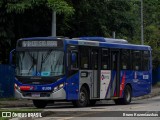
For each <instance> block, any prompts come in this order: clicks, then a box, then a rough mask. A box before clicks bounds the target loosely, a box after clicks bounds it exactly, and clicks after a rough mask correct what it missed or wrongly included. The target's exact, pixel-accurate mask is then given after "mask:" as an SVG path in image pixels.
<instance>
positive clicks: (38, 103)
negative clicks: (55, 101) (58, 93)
mask: <svg viewBox="0 0 160 120" xmlns="http://www.w3.org/2000/svg"><path fill="white" fill-rule="evenodd" d="M33 104H34V106H35V107H37V108H45V107H46V106H47V104H48V101H46V100H33Z"/></svg>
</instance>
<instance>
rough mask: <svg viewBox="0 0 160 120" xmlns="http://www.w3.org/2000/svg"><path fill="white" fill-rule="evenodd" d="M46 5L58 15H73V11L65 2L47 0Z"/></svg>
mask: <svg viewBox="0 0 160 120" xmlns="http://www.w3.org/2000/svg"><path fill="white" fill-rule="evenodd" d="M47 5H48V7H49V8H51V9H52V10H53V11H56V12H57V13H58V14H62V13H64V14H68V15H70V14H73V12H74V9H73V7H71V6H70V5H68V3H67V2H66V1H65V0H48V2H47Z"/></svg>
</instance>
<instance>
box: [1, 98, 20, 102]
mask: <svg viewBox="0 0 160 120" xmlns="http://www.w3.org/2000/svg"><path fill="white" fill-rule="evenodd" d="M13 100H17V99H16V98H0V101H13Z"/></svg>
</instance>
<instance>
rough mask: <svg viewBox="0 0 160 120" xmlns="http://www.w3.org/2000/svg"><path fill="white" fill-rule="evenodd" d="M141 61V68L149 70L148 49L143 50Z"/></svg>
mask: <svg viewBox="0 0 160 120" xmlns="http://www.w3.org/2000/svg"><path fill="white" fill-rule="evenodd" d="M142 56H143V62H142V69H143V70H144V71H147V70H149V51H143V53H142Z"/></svg>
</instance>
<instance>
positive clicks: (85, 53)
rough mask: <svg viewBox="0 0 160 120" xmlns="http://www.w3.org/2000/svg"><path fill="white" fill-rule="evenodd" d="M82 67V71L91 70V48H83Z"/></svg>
mask: <svg viewBox="0 0 160 120" xmlns="http://www.w3.org/2000/svg"><path fill="white" fill-rule="evenodd" d="M80 51H81V52H80V53H81V55H80V66H81V69H89V48H88V47H84V46H83V47H81V49H80Z"/></svg>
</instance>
